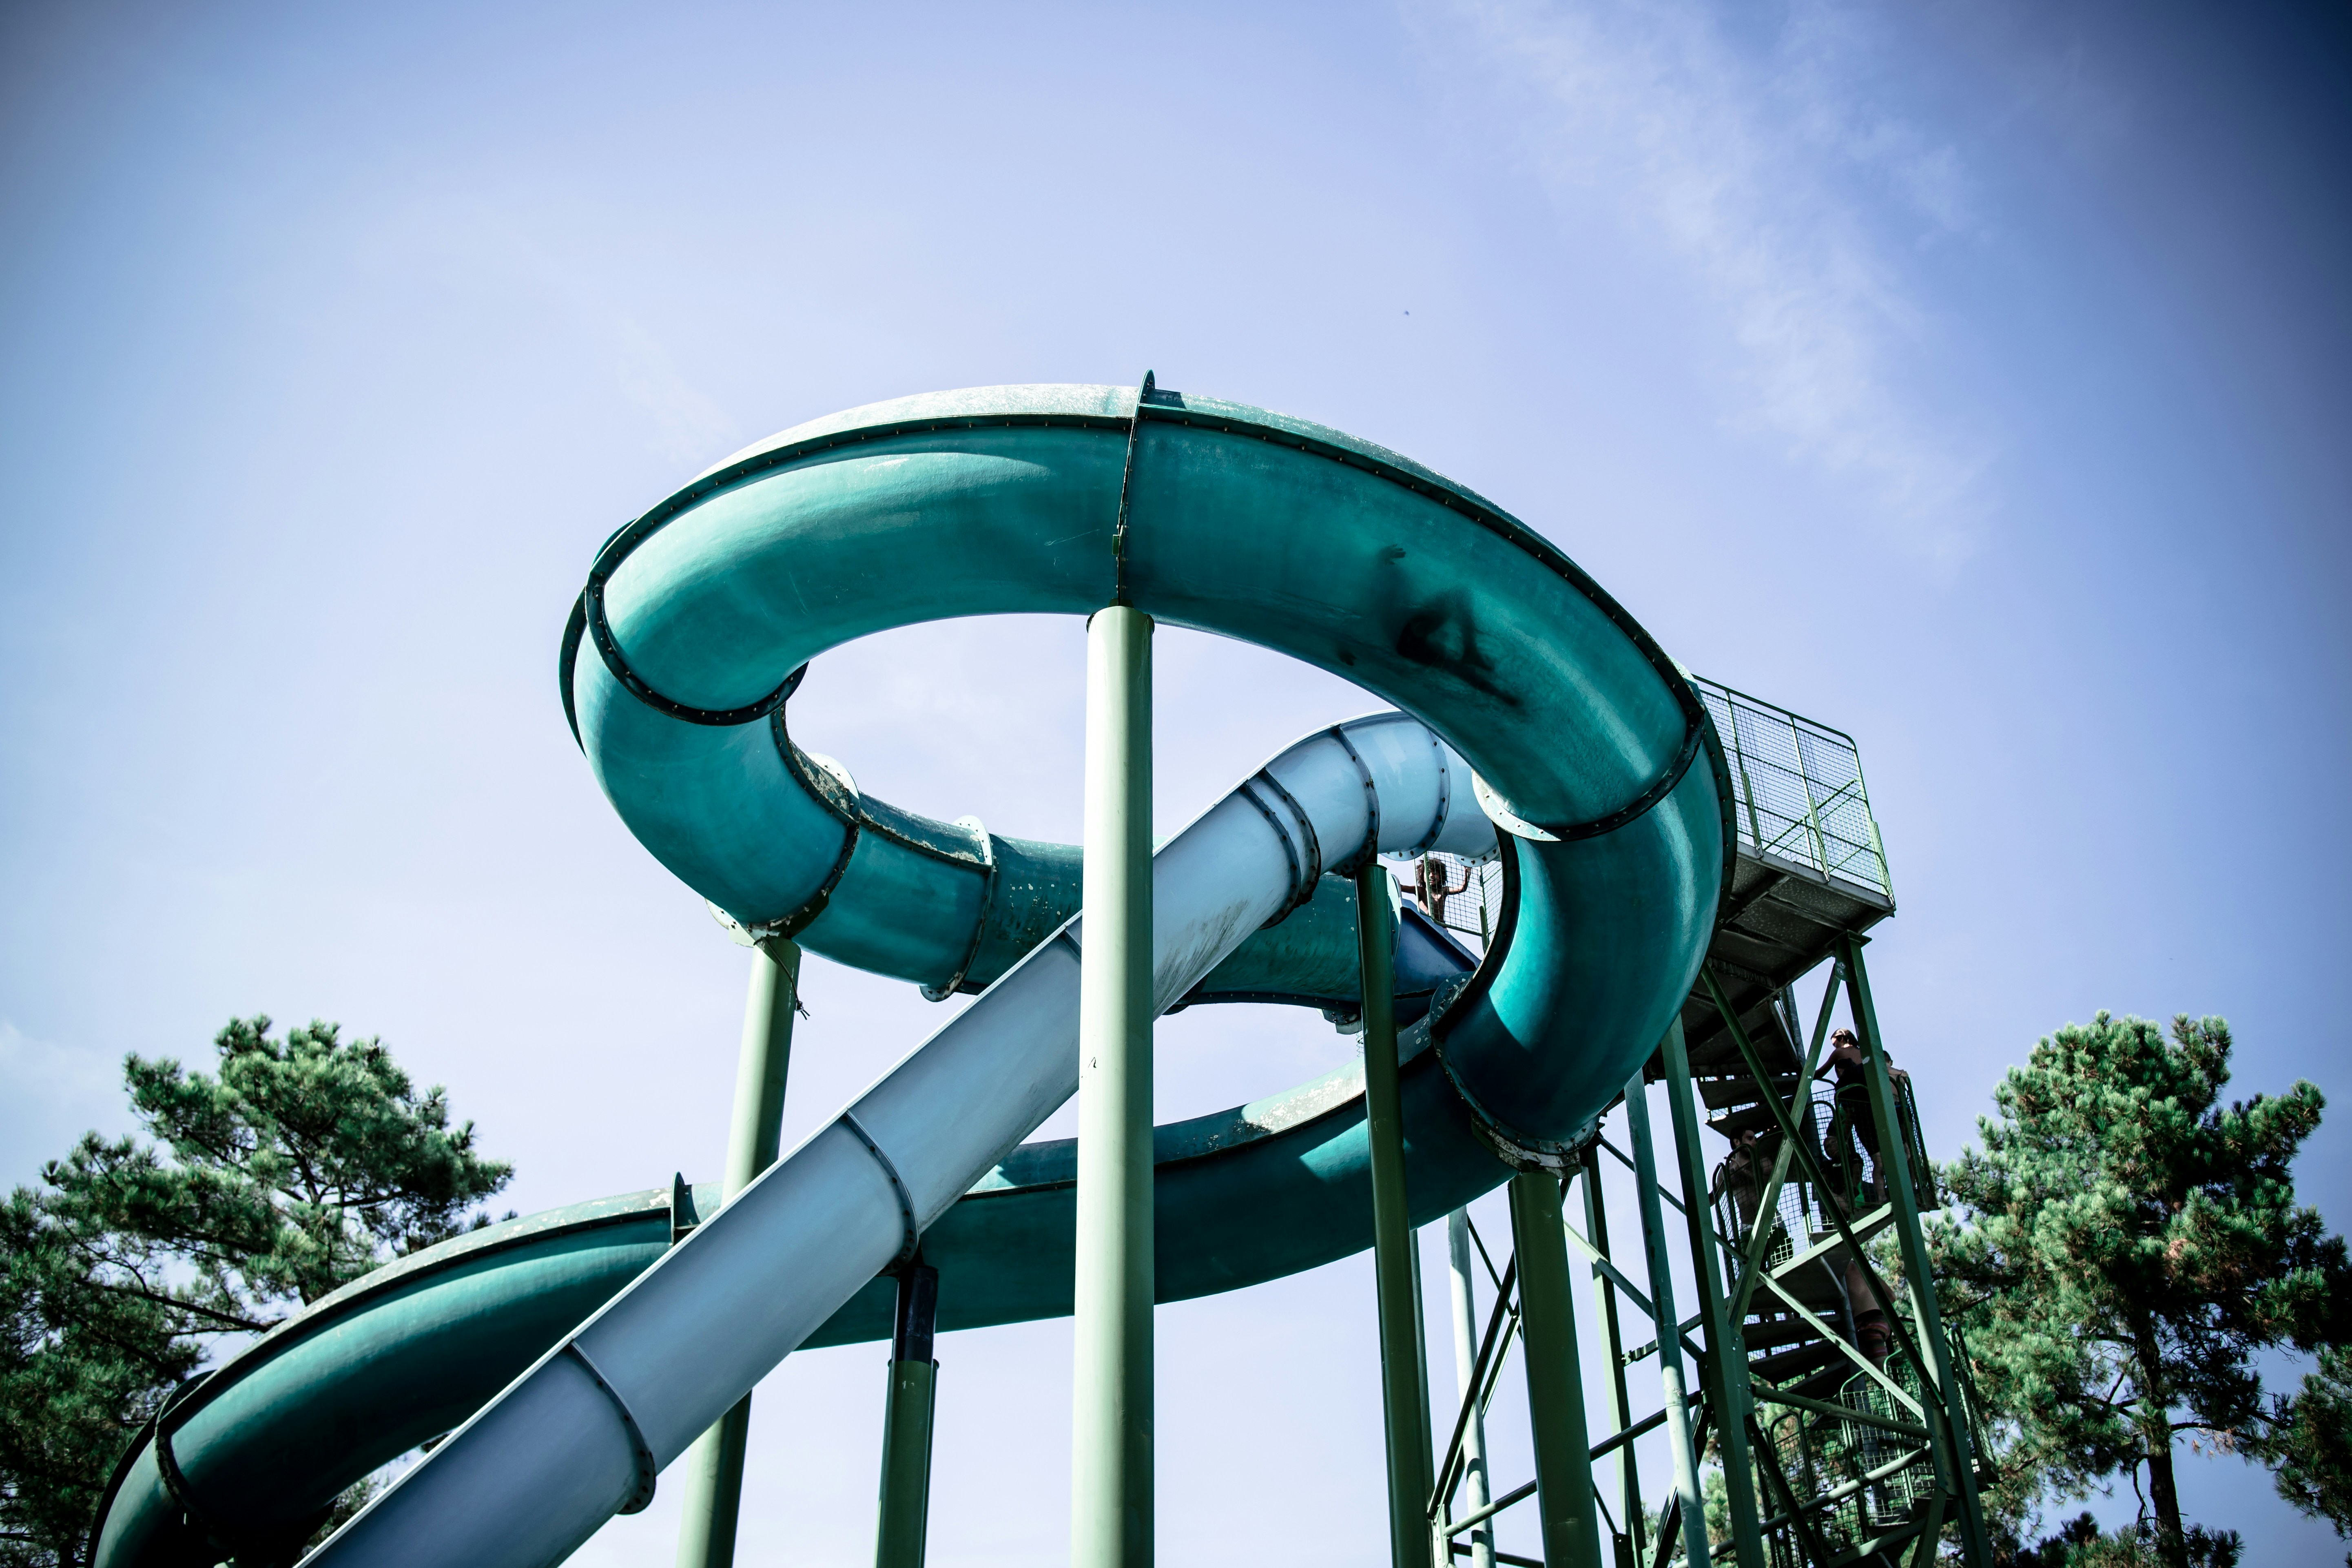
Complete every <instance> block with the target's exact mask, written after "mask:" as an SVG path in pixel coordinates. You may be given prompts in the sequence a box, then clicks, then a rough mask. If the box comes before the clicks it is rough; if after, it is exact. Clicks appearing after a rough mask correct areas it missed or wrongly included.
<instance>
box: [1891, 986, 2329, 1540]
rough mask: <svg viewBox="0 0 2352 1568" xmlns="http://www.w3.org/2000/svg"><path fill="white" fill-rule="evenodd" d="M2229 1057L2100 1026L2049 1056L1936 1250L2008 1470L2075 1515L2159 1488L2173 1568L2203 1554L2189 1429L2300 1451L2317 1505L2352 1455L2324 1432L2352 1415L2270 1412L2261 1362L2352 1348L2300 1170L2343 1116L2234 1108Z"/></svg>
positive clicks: (2214, 1041) (1967, 1157)
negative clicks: (2323, 1132) (2075, 1500)
mask: <svg viewBox="0 0 2352 1568" xmlns="http://www.w3.org/2000/svg"><path fill="white" fill-rule="evenodd" d="M2230 1053H2231V1040H2230V1030H2229V1026H2228V1025H2227V1024H2225V1023H2224V1022H2222V1021H2221V1019H2219V1018H2203V1019H2199V1020H2195V1021H2191V1020H2190V1019H2189V1018H2187V1017H2185V1016H2183V1017H2179V1018H2177V1019H2175V1020H2174V1022H2173V1026H2172V1033H2171V1037H2170V1039H2167V1038H2166V1037H2165V1033H2164V1031H2163V1030H2162V1029H2161V1028H2160V1027H2158V1026H2157V1025H2155V1024H2153V1023H2150V1022H2148V1021H2147V1020H2145V1019H2141V1018H2131V1017H2126V1018H2116V1017H2113V1016H2110V1015H2108V1014H2105V1013H2101V1014H2100V1015H2098V1016H2097V1017H2096V1018H2095V1019H2094V1020H2093V1021H2092V1022H2091V1023H2090V1024H2089V1025H2087V1026H2076V1025H2069V1026H2066V1027H2065V1028H2063V1029H2061V1030H2059V1031H2058V1032H2057V1033H2056V1034H2055V1035H2053V1036H2051V1037H2047V1038H2045V1039H2043V1040H2042V1042H2041V1043H2040V1044H2038V1045H2037V1046H2036V1047H2034V1049H2033V1052H2032V1057H2031V1058H2030V1059H2029V1060H2028V1061H2027V1063H2026V1065H2025V1066H2024V1067H2022V1068H2012V1069H2011V1071H2010V1073H2009V1075H2008V1077H2007V1079H2005V1080H2004V1081H2003V1083H2002V1084H2001V1086H2000V1089H1997V1090H1996V1091H1995V1094H1994V1101H1995V1105H1996V1108H1997V1110H1998V1116H1997V1117H1996V1118H1994V1119H1988V1120H1984V1121H1979V1123H1978V1127H1979V1133H1980V1135H1981V1137H1982V1139H1983V1142H1984V1147H1983V1150H1982V1152H1979V1151H1977V1150H1974V1149H1970V1150H1968V1151H1966V1152H1964V1153H1963V1154H1962V1156H1961V1157H1960V1159H1959V1160H1958V1161H1957V1162H1955V1163H1952V1164H1950V1165H1948V1166H1946V1167H1945V1168H1944V1173H1943V1174H1944V1182H1945V1186H1946V1190H1947V1191H1948V1193H1949V1194H1950V1195H1951V1198H1952V1201H1953V1202H1954V1204H1955V1205H1957V1206H1958V1208H1959V1209H1960V1211H1961V1215H1962V1219H1961V1222H1960V1223H1958V1224H1957V1225H1939V1226H1937V1227H1936V1229H1935V1231H1934V1235H1933V1241H1934V1246H1935V1250H1936V1254H1937V1276H1938V1279H1940V1280H1942V1281H1943V1282H1944V1288H1945V1289H1946V1291H1947V1293H1948V1300H1949V1301H1951V1302H1952V1304H1953V1306H1954V1308H1955V1313H1954V1315H1955V1316H1956V1317H1957V1318H1958V1321H1960V1323H1961V1324H1962V1326H1963V1327H1964V1329H1965V1330H1966V1333H1967V1339H1968V1343H1969V1352H1970V1356H1971V1361H1972V1363H1973V1369H1974V1372H1975V1374H1976V1378H1977V1382H1978V1384H1979V1388H1980V1389H1981V1391H1982V1393H1983V1394H1984V1396H1985V1398H1986V1400H1987V1402H1988V1404H1989V1405H1990V1406H1991V1407H1992V1408H1993V1410H1994V1411H1995V1413H1996V1414H1998V1415H2000V1417H2002V1418H2003V1420H2004V1422H2005V1424H2006V1425H2007V1426H2009V1428H2010V1430H2011V1435H2012V1441H2011V1446H2010V1447H2009V1450H2008V1454H2007V1464H2008V1465H2010V1466H2011V1467H2023V1468H2024V1473H2025V1474H2026V1475H2028V1476H2031V1477H2032V1478H2034V1479H2036V1480H2038V1481H2039V1483H2040V1485H2041V1487H2042V1488H2043V1489H2047V1490H2049V1491H2051V1492H2054V1493H2055V1494H2057V1495H2060V1496H2077V1497H2079V1496H2083V1495H2085V1494H2086V1493H2087V1492H2088V1491H2089V1490H2090V1489H2093V1488H2095V1487H2098V1486H2101V1485H2103V1484H2105V1483H2107V1482H2108V1481H2109V1480H2110V1479H2111V1478H2113V1477H2116V1476H2117V1475H2128V1476H2129V1477H2130V1478H2131V1480H2132V1484H2133V1486H2134V1487H2135V1489H2137V1488H2138V1487H2139V1485H2140V1481H2141V1477H2142V1476H2143V1474H2144V1475H2145V1477H2146V1481H2147V1490H2146V1492H2145V1493H2144V1494H2143V1495H2144V1497H2145V1499H2146V1501H2147V1506H2148V1507H2150V1508H2152V1510H2153V1512H2154V1515H2155V1517H2154V1519H2153V1521H2150V1530H2149V1531H2148V1535H2149V1536H2150V1538H2151V1542H2150V1543H2151V1544H2152V1545H2153V1547H2154V1548H2155V1551H2156V1552H2157V1554H2158V1557H2159V1559H2160V1560H2161V1561H2162V1562H2164V1563H2168V1564H2171V1565H2172V1568H2187V1565H2188V1564H2189V1558H2190V1547H2191V1542H2192V1536H2191V1532H2190V1531H2189V1529H2188V1527H2187V1526H2186V1525H2185V1524H2184V1522H2183V1521H2182V1519H2181V1517H2180V1501H2179V1490H2178V1488H2177V1487H2176V1485H2175V1483H2174V1477H2173V1449H2174V1445H2175V1443H2176V1441H2177V1440H2178V1439H2179V1436H2180V1435H2181V1434H2183V1433H2186V1434H2189V1436H2190V1438H2191V1440H2192V1441H2195V1442H2199V1443H2202V1444H2210V1445H2211V1446H2214V1447H2220V1448H2222V1449H2225V1450H2227V1449H2235V1450H2241V1451H2244V1452H2247V1453H2250V1454H2252V1455H2255V1456H2258V1457H2264V1458H2273V1460H2274V1462H2278V1461H2277V1459H2276V1458H2275V1456H2277V1455H2279V1454H2281V1453H2283V1452H2284V1449H2282V1447H2281V1445H2282V1444H2283V1443H2288V1442H2289V1441H2290V1440H2291V1439H2294V1436H2295V1435H2296V1434H2297V1433H2301V1434H2302V1435H2303V1439H2302V1440H2303V1441H2304V1444H2305V1446H2304V1447H2303V1448H2301V1449H2297V1450H2295V1451H2296V1452H2297V1453H2299V1454H2302V1455H2304V1456H2305V1458H2302V1459H2300V1460H2298V1461H2297V1462H2298V1463H2300V1464H2301V1465H2302V1467H2303V1468H2302V1469H2301V1470H2298V1471H2297V1472H2296V1473H2297V1474H2299V1475H2305V1476H2308V1477H2309V1478H2310V1479H2309V1480H2308V1482H2307V1485H2308V1487H2309V1489H2310V1490H2311V1495H2312V1496H2313V1497H2314V1498H2315V1499H2317V1498H2319V1497H2320V1496H2322V1495H2323V1494H2324V1495H2326V1496H2328V1497H2336V1498H2340V1497H2341V1496H2342V1495H2343V1494H2342V1485H2343V1482H2342V1479H2341V1478H2342V1476H2343V1464H2342V1455H2343V1452H2344V1450H2343V1447H2342V1446H2341V1445H2340V1443H2339V1444H2338V1445H2337V1446H2336V1447H2328V1446H2327V1445H2326V1444H2324V1443H2318V1442H2315V1440H2313V1439H2312V1438H2311V1432H2312V1427H2311V1425H2310V1423H2311V1422H2312V1421H2313V1420H2324V1419H2326V1418H2327V1416H2328V1415H2330V1413H2331V1412H2332V1413H2333V1414H2334V1415H2336V1416H2337V1417H2338V1418H2340V1415H2341V1413H2342V1410H2343V1406H2342V1405H2340V1404H2339V1405H2333V1406H2331V1405H2328V1404H2327V1397H2332V1396H2315V1395H2310V1394H2306V1395H2305V1396H2304V1398H2302V1399H2301V1400H2298V1401H2288V1402H2279V1401H2273V1402H2271V1403H2268V1404H2266V1403H2265V1401H2264V1398H2263V1387H2262V1381H2261V1377H2260V1374H2259V1373H2258V1372H2257V1370H2256V1368H2255V1366H2254V1363H2253V1355H2254V1353H2255V1352H2258V1351H2261V1350H2264V1349H2267V1348H2271V1347H2276V1346H2292V1347H2294V1349H2296V1350H2300V1351H2304V1352H2320V1351H2323V1350H2326V1348H2327V1347H2331V1346H2334V1345H2336V1344H2339V1343H2342V1342H2346V1341H2347V1338H2352V1335H2347V1330H2352V1290H2347V1287H2352V1266H2348V1265H2347V1258H2346V1251H2345V1246H2344V1243H2343V1241H2342V1240H2341V1239H2340V1238H2338V1237H2332V1236H2329V1235H2328V1234H2327V1233H2326V1226H2324V1225H2323V1224H2322V1222H2321V1220H2320V1216H2319V1215H2318V1213H2317V1212H2316V1211H2315V1210H2314V1209H2312V1208H2309V1207H2307V1206H2304V1205H2298V1204H2297V1203H2296V1201H2295V1194H2294V1179H2293V1176H2292V1174H2291V1172H2290V1166H2291V1165H2292V1163H2293V1162H2294V1156H2295V1153H2296V1152H2297V1151H2298V1150H2299V1149H2300V1148H2301V1147H2302V1145H2303V1143H2304V1141H2305V1139H2307V1138H2308V1137H2309V1136H2310V1135H2311V1133H2312V1132H2313V1131H2315V1129H2316V1128H2317V1127H2318V1125H2319V1117H2320V1111H2321V1109H2322V1107H2323V1105H2324V1103H2325V1102H2324V1100H2322V1098H2321V1095H2320V1092H2319V1090H2318V1089H2315V1088H2314V1087H2313V1086H2312V1085H2310V1084H2308V1083H2297V1084H2296V1085H2295V1086H2294V1088H2293V1089H2290V1090H2288V1091H2287V1093H2285V1094H2284V1095H2281V1096H2275V1097H2273V1096H2265V1095H2259V1094H2258V1095H2256V1096H2254V1097H2253V1098H2252V1100H2240V1101H2232V1102H2231V1103H2229V1104H2226V1105H2225V1104H2223V1102H2222V1099H2221V1095H2222V1090H2223V1089H2225V1088H2226V1087H2227V1085H2228V1083H2229V1081H2230ZM2326 1364H2327V1365H2330V1366H2334V1367H2336V1369H2338V1370H2339V1371H2340V1370H2342V1368H2343V1363H2342V1362H2341V1361H2340V1360H2336V1359H2333V1358H2331V1359H2330V1360H2329V1362H2328V1363H2326ZM2333 1386H2334V1388H2335V1389H2336V1393H2337V1394H2341V1392H2342V1390H2343V1385H2342V1384H2340V1383H2338V1384H2335V1385H2333ZM2339 1435H2340V1429H2339ZM2282 1484H2283V1487H2284V1474H2283V1476H2282ZM2288 1495H2289V1496H2290V1498H2291V1499H2292V1498H2294V1496H2295V1494H2294V1492H2292V1491H2290V1492H2289V1494H2288ZM2336 1517H2338V1518H2339V1519H2340V1518H2341V1517H2342V1516H2341V1515H2340V1514H2339V1515H2336ZM2206 1539H2210V1538H2206Z"/></svg>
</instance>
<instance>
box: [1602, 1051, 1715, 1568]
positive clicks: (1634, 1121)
mask: <svg viewBox="0 0 2352 1568" xmlns="http://www.w3.org/2000/svg"><path fill="white" fill-rule="evenodd" d="M1625 1121H1626V1123H1627V1125H1628V1127H1629V1128H1630V1129H1631V1131H1632V1132H1633V1184H1634V1187H1635V1189H1636V1190H1637V1193H1638V1194H1639V1196H1640V1198H1641V1200H1642V1251H1643V1256H1644V1257H1645V1258H1647V1259H1648V1260H1649V1265H1650V1305H1651V1306H1652V1307H1653V1308H1654V1310H1655V1313H1656V1319H1657V1328H1658V1376H1659V1379H1660V1381H1661V1382H1663V1383H1664V1384H1665V1395H1666V1447H1667V1450H1668V1451H1669V1452H1670V1453H1672V1454H1673V1456H1674V1461H1675V1496H1676V1497H1677V1498H1679V1499H1680V1500H1681V1501H1682V1510H1681V1512H1682V1529H1683V1552H1684V1554H1685V1557H1686V1558H1687V1559H1688V1560H1689V1562H1690V1563H1691V1564H1692V1568H1697V1564H1699V1563H1705V1562H1706V1561H1707V1560H1708V1558H1707V1542H1706V1503H1705V1500H1703V1499H1702V1498H1701V1497H1700V1495H1699V1484H1698V1447H1697V1445H1696V1441H1695V1440H1694V1438H1693V1436H1692V1433H1691V1419H1690V1395H1689V1393H1688V1387H1689V1385H1688V1384H1686V1383H1685V1381H1684V1377H1683V1336H1682V1328H1681V1325H1682V1316H1681V1314H1680V1312H1679V1311H1678V1310H1676V1308H1675V1281H1674V1276H1673V1275H1672V1274H1670V1273H1668V1272H1667V1264H1666V1222H1665V1217H1664V1209H1663V1208H1662V1207H1661V1206H1660V1205H1659V1203H1658V1157H1657V1150H1656V1145H1655V1143H1654V1141H1653V1140H1652V1139H1651V1137H1650V1102H1649V1097H1648V1094H1647V1092H1646V1090H1645V1089H1644V1086H1643V1082H1642V1074H1641V1071H1640V1069H1639V1068H1636V1069H1635V1070H1634V1073H1633V1077H1632V1078H1630V1079H1627V1080H1626V1082H1625ZM1715 1425H1716V1427H1717V1430H1720V1429H1721V1428H1722V1426H1723V1423H1722V1422H1721V1421H1717V1422H1716V1424H1715Z"/></svg>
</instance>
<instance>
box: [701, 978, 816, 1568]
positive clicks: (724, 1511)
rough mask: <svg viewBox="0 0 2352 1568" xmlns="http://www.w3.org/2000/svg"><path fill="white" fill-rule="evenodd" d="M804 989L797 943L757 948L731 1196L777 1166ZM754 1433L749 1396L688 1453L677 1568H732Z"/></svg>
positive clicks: (740, 1060) (732, 1141)
mask: <svg viewBox="0 0 2352 1568" xmlns="http://www.w3.org/2000/svg"><path fill="white" fill-rule="evenodd" d="M800 988H801V950H800V944H799V943H798V942H793V941H792V940H791V939H790V938H788V937H781V936H773V937H770V938H768V939H767V940H766V941H765V942H761V943H760V944H759V945H758V946H757V947H755V948H754V949H752V952H751V992H750V994H749V995H747V996H746V997H745V999H744V1002H743V1047H742V1050H741V1052H740V1054H739V1055H738V1056H737V1058H736V1061H735V1119H734V1122H733V1124H732V1125H731V1126H730V1128H729V1129H728V1133H727V1169H726V1172H725V1176H724V1188H723V1190H724V1191H725V1193H726V1194H727V1196H729V1197H730V1198H731V1197H733V1196H734V1195H735V1194H737V1193H739V1192H740V1191H742V1190H743V1189H744V1188H745V1187H747V1186H750V1185H751V1181H752V1178H754V1177H756V1176H757V1175H759V1173H761V1172H762V1171H764V1170H766V1169H767V1168H768V1167H769V1166H771V1165H772V1164H774V1163H776V1152H777V1144H778V1142H779V1140H780V1139H781V1137H782V1130H783V1120H784V1079H785V1076H786V1073H787V1071H788V1070H789V1069H790V1068H791V1067H792V1061H793V1015H794V1014H795V1013H797V1012H798V1011H799V1009H800ZM750 1438H751V1395H750V1394H745V1395H744V1396H743V1397H742V1398H741V1399H740V1400H738V1401H736V1404H735V1407H734V1408H733V1409H731V1410H730V1411H728V1412H727V1414H726V1415H722V1416H720V1417H719V1420H718V1422H717V1424H716V1425H714V1426H712V1427H711V1428H710V1429H709V1431H707V1432H705V1433H703V1435H702V1436H700V1437H698V1438H697V1439H695V1444H694V1447H692V1448H691V1449H689V1450H688V1453H687V1457H686V1466H685V1469H686V1499H685V1504H684V1507H683V1510H681V1513H680V1516H679V1520H678V1527H677V1568H730V1565H731V1564H732V1563H734V1561H735V1525H736V1519H737V1516H738V1514H739V1513H740V1511H741V1509H742V1503H743V1449H744V1445H745V1444H746V1443H747V1442H748V1441H749V1440H750Z"/></svg>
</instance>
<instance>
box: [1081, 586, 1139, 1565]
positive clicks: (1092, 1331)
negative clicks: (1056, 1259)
mask: <svg viewBox="0 0 2352 1568" xmlns="http://www.w3.org/2000/svg"><path fill="white" fill-rule="evenodd" d="M1082 878H1083V881H1082V888H1083V894H1082V897H1083V901H1084V910H1085V917H1086V919H1085V925H1084V927H1083V928H1082V934H1081V939H1080V940H1081V942H1082V944H1083V946H1082V962H1081V967H1080V971H1079V981H1078V1182H1077V1263H1076V1279H1075V1291H1074V1302H1073V1305H1074V1309H1075V1311H1074V1315H1075V1318H1076V1322H1075V1331H1076V1332H1075V1338H1076V1355H1075V1361H1076V1367H1075V1375H1074V1377H1073V1380H1072V1381H1073V1384H1074V1394H1073V1399H1072V1404H1073V1405H1074V1407H1075V1410H1074V1421H1073V1430H1072V1433H1071V1471H1072V1475H1071V1486H1070V1561H1071V1563H1073V1564H1074V1565H1075V1568H1150V1563H1151V1561H1152V1550H1153V1526H1152V1473H1151V1467H1152V1344H1151V1304H1152V1296H1153V1276H1152V1255H1151V1247H1152V1230H1151V1222H1152V1214H1151V617H1150V616H1147V615H1144V614H1143V613H1142V612H1141V611H1139V610H1137V609H1135V608H1133V607H1132V606H1130V605H1109V606H1108V607H1107V608H1104V609H1101V610H1097V611H1096V612H1095V615H1094V618H1093V619H1092V620H1091V621H1089V622H1088V623H1087V773H1086V864H1085V869H1084V871H1083V873H1082Z"/></svg>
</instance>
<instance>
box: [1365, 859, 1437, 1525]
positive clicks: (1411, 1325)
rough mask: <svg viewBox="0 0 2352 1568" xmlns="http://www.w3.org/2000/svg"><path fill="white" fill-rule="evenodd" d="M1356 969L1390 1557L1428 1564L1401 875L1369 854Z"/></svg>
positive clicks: (1425, 1419)
mask: <svg viewBox="0 0 2352 1568" xmlns="http://www.w3.org/2000/svg"><path fill="white" fill-rule="evenodd" d="M1356 956H1357V960H1358V968H1357V977H1358V979H1359V981H1360V984H1361V987H1362V997H1363V1010H1364V1012H1363V1016H1364V1135H1365V1137H1366V1138H1367V1139H1368V1140H1369V1141H1370V1145H1371V1166H1372V1282H1373V1298H1374V1300H1375V1301H1376V1303H1377V1304H1378V1307H1379V1310H1380V1322H1381V1415H1382V1418H1383V1420H1382V1425H1383V1426H1384V1427H1385V1428H1386V1431H1387V1434H1388V1458H1389V1556H1390V1559H1391V1562H1393V1563H1395V1564H1396V1568H1430V1559H1429V1553H1430V1535H1429V1521H1428V1514H1427V1508H1428V1502H1429V1492H1430V1489H1431V1488H1432V1487H1433V1485H1435V1484H1436V1483H1435V1481H1434V1479H1433V1478H1432V1477H1431V1475H1430V1473H1429V1472H1430V1456H1429V1401H1428V1389H1427V1380H1426V1378H1425V1376H1424V1374H1423V1368H1422V1359H1421V1331H1420V1303H1419V1301H1418V1300H1417V1299H1416V1295H1415V1291H1414V1275H1415V1270H1414V1268H1413V1258H1412V1214H1411V1213H1410V1211H1409V1210H1408V1209H1407V1207H1406V1205H1405V1190H1404V1110H1403V1108H1402V1105H1401V1103H1400V1102H1399V1091H1398V1088H1397V1043H1396V883H1395V881H1394V880H1393V879H1391V877H1390V876H1389V872H1388V868H1387V867H1385V866H1383V865H1381V863H1380V862H1379V861H1378V860H1375V859H1371V858H1369V857H1368V858H1366V860H1365V862H1364V864H1363V865H1362V866H1361V867H1360V868H1358V869H1357V872H1356Z"/></svg>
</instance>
